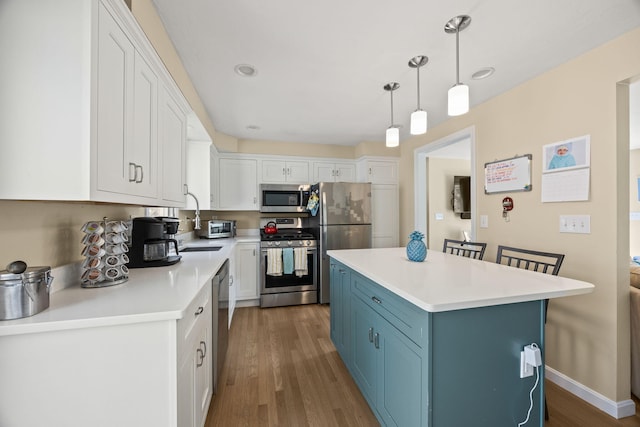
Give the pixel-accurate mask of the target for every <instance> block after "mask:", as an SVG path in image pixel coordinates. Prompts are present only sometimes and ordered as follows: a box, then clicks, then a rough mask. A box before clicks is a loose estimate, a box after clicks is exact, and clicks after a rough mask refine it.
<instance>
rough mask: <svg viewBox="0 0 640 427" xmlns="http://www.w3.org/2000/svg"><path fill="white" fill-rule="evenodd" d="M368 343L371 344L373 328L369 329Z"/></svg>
mask: <svg viewBox="0 0 640 427" xmlns="http://www.w3.org/2000/svg"><path fill="white" fill-rule="evenodd" d="M369 342H373V328H369Z"/></svg>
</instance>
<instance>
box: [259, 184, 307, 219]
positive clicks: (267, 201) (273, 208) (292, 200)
mask: <svg viewBox="0 0 640 427" xmlns="http://www.w3.org/2000/svg"><path fill="white" fill-rule="evenodd" d="M309 189H310V186H309V185H308V184H260V212H276V213H278V212H306V211H307V203H308V202H309Z"/></svg>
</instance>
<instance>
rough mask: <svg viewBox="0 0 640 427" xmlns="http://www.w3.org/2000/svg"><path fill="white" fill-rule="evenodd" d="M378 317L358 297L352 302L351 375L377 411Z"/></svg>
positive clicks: (370, 404)
mask: <svg viewBox="0 0 640 427" xmlns="http://www.w3.org/2000/svg"><path fill="white" fill-rule="evenodd" d="M378 317H379V316H378V315H377V314H376V312H375V311H373V309H372V308H371V307H369V306H368V305H367V304H366V303H365V302H364V301H362V300H361V299H360V298H358V297H354V298H352V300H351V328H352V329H351V368H352V369H351V373H352V375H353V378H354V379H355V381H356V383H357V384H358V386H359V387H360V391H362V394H363V395H364V397H365V399H367V401H368V402H369V406H370V407H371V408H372V409H373V410H374V411H375V407H376V386H377V381H378V375H379V372H378V368H379V367H378V363H377V352H376V351H375V350H376V349H375V344H374V340H375V338H374V337H375V334H376V333H377V332H376V331H377V325H376V322H377V321H378Z"/></svg>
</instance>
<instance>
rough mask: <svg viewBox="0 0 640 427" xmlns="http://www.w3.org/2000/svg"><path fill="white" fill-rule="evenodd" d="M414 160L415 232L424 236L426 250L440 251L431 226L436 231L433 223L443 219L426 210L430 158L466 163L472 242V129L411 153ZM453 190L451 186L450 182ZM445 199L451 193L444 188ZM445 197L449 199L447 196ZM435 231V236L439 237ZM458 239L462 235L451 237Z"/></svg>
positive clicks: (473, 205) (474, 185) (473, 137)
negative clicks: (464, 161) (469, 181)
mask: <svg viewBox="0 0 640 427" xmlns="http://www.w3.org/2000/svg"><path fill="white" fill-rule="evenodd" d="M413 154H414V155H413V159H414V169H413V170H414V201H415V202H414V228H415V229H416V230H418V231H420V232H422V233H424V234H425V235H426V236H427V246H428V247H430V248H431V247H434V248H439V245H440V244H441V242H442V240H441V238H440V237H438V238H437V241H436V240H435V239H433V240H432V238H431V230H430V226H433V227H435V224H434V223H435V222H436V221H441V220H443V219H444V215H443V214H442V213H440V212H435V211H433V209H432V211H431V212H430V209H429V202H428V201H429V196H430V189H429V187H430V182H429V169H428V161H427V159H428V158H429V157H432V156H433V157H436V156H437V157H438V158H443V157H445V158H449V159H454V158H458V159H467V160H468V161H469V175H470V176H471V220H469V221H470V227H468V228H469V230H470V235H469V239H470V240H473V239H475V235H476V226H475V224H476V222H477V220H476V186H477V185H476V179H477V178H476V177H477V174H476V165H475V127H474V126H470V127H468V128H465V129H462V130H460V131H458V132H455V133H453V134H451V135H448V136H446V137H444V138H441V139H439V140H436V141H434V142H431V143H429V144H426V145H423V146H422V147H418V148H416V149H415V150H414V153H413ZM451 186H453V182H451ZM436 190H437V191H440V192H441V191H442V189H441V188H438V189H434V188H432V189H431V192H432V193H433V192H435V191H436ZM445 191H446V192H447V195H448V194H449V193H450V191H451V189H448V188H446V189H445ZM447 197H448V196H447ZM436 210H438V209H436ZM432 229H433V230H434V235H435V234H438V233H436V232H435V228H432ZM454 238H458V239H461V238H462V234H460V235H458V236H456V237H454Z"/></svg>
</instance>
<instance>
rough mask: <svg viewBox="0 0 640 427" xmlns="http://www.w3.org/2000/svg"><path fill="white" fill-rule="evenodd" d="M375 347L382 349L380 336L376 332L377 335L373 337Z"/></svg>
mask: <svg viewBox="0 0 640 427" xmlns="http://www.w3.org/2000/svg"><path fill="white" fill-rule="evenodd" d="M373 345H375V346H376V348H380V334H379V333H377V332H376V334H375V335H374V336H373Z"/></svg>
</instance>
